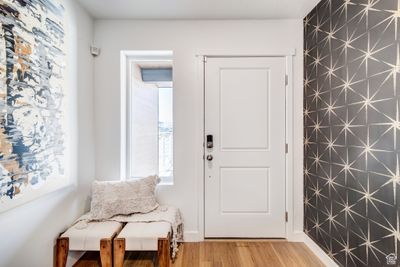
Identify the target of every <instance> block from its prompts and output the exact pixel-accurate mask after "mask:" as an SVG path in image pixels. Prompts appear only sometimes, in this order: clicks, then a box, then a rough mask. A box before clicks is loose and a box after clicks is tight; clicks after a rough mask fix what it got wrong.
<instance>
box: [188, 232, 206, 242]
mask: <svg viewBox="0 0 400 267" xmlns="http://www.w3.org/2000/svg"><path fill="white" fill-rule="evenodd" d="M183 239H184V241H185V242H201V241H203V239H204V238H203V237H202V236H201V235H200V233H199V231H185V232H184V233H183Z"/></svg>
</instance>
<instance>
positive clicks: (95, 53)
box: [90, 45, 100, 57]
mask: <svg viewBox="0 0 400 267" xmlns="http://www.w3.org/2000/svg"><path fill="white" fill-rule="evenodd" d="M90 53H91V54H92V56H94V57H97V56H99V55H100V48H98V47H95V46H94V45H92V46H90Z"/></svg>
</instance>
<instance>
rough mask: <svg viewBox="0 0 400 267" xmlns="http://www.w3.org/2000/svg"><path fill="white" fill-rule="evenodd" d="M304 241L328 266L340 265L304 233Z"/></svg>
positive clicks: (336, 266)
mask: <svg viewBox="0 0 400 267" xmlns="http://www.w3.org/2000/svg"><path fill="white" fill-rule="evenodd" d="M303 242H304V244H306V246H307V247H308V248H309V249H310V250H311V251H312V252H313V253H314V254H315V255H316V256H317V257H318V258H319V259H320V260H321V262H322V263H323V264H325V266H327V267H338V266H339V265H337V263H336V262H335V261H334V260H332V259H331V258H330V257H329V256H328V255H327V254H326V253H325V251H323V250H322V249H321V248H320V247H319V246H318V245H317V244H316V243H315V242H314V240H312V239H311V238H310V237H308V236H307V235H306V234H305V233H303Z"/></svg>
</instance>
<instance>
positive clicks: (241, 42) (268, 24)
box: [95, 20, 303, 240]
mask: <svg viewBox="0 0 400 267" xmlns="http://www.w3.org/2000/svg"><path fill="white" fill-rule="evenodd" d="M302 40H303V29H302V21H301V20H275V21H128V20H125V21H123V20H120V21H113V20H99V21H96V22H95V43H96V45H97V46H99V47H100V48H101V49H102V52H101V55H100V56H99V57H98V58H96V59H95V77H96V79H95V114H96V117H95V132H96V177H97V178H100V179H105V180H112V179H114V180H115V179H119V177H120V163H121V162H120V160H121V157H120V141H121V140H120V51H121V50H173V52H174V94H175V95H174V116H175V118H174V123H175V129H174V153H175V155H174V156H175V158H174V183H175V184H174V185H173V186H163V187H162V188H160V190H159V196H160V200H161V202H163V203H166V204H172V205H176V206H178V207H179V208H180V209H181V211H182V212H183V216H184V220H185V232H186V238H190V239H191V240H196V239H197V238H199V236H198V235H197V233H198V232H199V230H200V229H199V217H198V206H199V205H198V204H199V203H198V201H199V192H198V191H199V190H198V189H197V186H198V181H199V179H201V177H199V173H200V171H201V169H200V168H201V167H202V156H203V155H202V154H201V153H199V151H201V145H202V144H201V142H199V140H200V139H199V137H200V138H201V135H202V132H201V121H199V120H200V118H201V113H202V103H201V100H200V99H201V98H200V96H201V94H202V92H201V88H200V87H199V86H198V80H197V76H196V75H197V71H198V68H197V66H198V64H197V59H196V57H195V54H196V53H198V52H201V51H206V52H207V51H211V52H213V51H230V52H232V51H247V53H249V54H250V53H253V52H255V53H257V51H258V52H259V51H270V52H275V51H282V50H287V51H289V50H292V49H296V51H297V54H296V57H295V59H294V69H295V71H294V85H295V87H294V91H295V94H294V101H295V104H294V114H296V115H295V118H294V121H295V122H294V127H295V133H294V134H295V139H294V141H295V146H294V153H295V159H296V160H295V162H294V164H295V165H294V169H295V173H296V176H295V193H294V197H295V201H294V205H295V215H294V216H292V215H291V218H293V219H294V221H295V230H297V231H300V232H301V231H302V220H303V215H302V214H303V207H302V195H303V192H302V184H303V183H302V180H303V177H302V158H303V155H302V99H303V97H302V75H303V72H302V69H303V66H302V62H303V61H302V46H303V41H302ZM189 234H190V235H189Z"/></svg>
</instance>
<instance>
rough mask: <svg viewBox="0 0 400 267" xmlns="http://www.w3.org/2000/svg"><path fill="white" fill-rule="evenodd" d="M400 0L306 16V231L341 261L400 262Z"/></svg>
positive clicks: (329, 6) (331, 1)
mask: <svg viewBox="0 0 400 267" xmlns="http://www.w3.org/2000/svg"><path fill="white" fill-rule="evenodd" d="M399 39H400V0H322V1H321V2H320V3H319V4H318V6H317V7H315V8H314V10H312V11H311V13H310V14H309V15H308V16H307V17H306V18H305V19H304V152H305V155H304V183H305V184H304V188H305V189H304V212H305V218H304V231H305V233H306V234H307V235H308V236H309V237H311V238H312V239H313V240H314V241H315V242H316V243H317V244H318V245H319V246H320V247H321V248H322V249H323V250H324V251H325V252H326V253H327V254H328V255H329V256H330V257H331V258H332V259H333V260H335V261H336V262H337V263H338V264H339V265H340V266H400V229H399V228H400V227H399V224H400V222H399V216H400V211H399V210H400V206H399V203H400V158H399V151H400V116H399V115H400V114H399V111H400V87H399V86H400V42H399Z"/></svg>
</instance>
